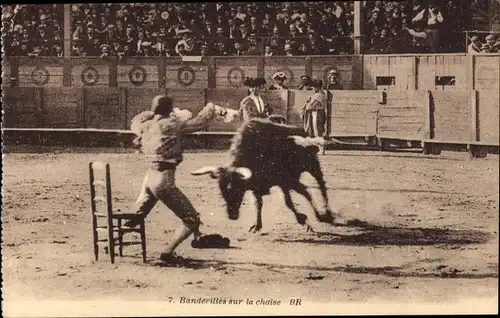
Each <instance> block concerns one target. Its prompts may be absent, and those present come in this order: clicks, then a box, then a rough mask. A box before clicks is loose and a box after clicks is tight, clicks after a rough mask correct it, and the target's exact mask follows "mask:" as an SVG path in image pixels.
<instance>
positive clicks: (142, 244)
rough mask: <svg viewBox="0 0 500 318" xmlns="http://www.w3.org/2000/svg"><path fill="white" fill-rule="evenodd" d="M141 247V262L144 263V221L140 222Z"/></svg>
mask: <svg viewBox="0 0 500 318" xmlns="http://www.w3.org/2000/svg"><path fill="white" fill-rule="evenodd" d="M140 226H141V247H142V261H143V262H144V263H146V227H145V225H144V221H142V222H141V225H140Z"/></svg>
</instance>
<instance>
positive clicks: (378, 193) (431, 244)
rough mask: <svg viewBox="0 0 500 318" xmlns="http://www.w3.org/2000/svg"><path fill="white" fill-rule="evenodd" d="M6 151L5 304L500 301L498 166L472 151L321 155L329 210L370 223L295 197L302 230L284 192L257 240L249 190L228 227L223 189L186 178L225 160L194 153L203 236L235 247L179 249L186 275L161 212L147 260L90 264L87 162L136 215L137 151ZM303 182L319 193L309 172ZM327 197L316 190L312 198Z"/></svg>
mask: <svg viewBox="0 0 500 318" xmlns="http://www.w3.org/2000/svg"><path fill="white" fill-rule="evenodd" d="M92 151H93V153H68V152H49V153H41V154H37V153H10V154H6V155H5V157H4V167H3V185H4V193H3V195H4V198H3V202H4V206H3V208H4V210H3V213H2V215H3V245H2V250H3V262H2V263H3V279H4V281H3V287H4V290H3V299H4V300H5V301H7V302H8V301H9V300H35V299H36V300H107V299H114V300H116V299H119V300H155V301H169V299H170V297H172V299H174V300H176V299H177V300H179V299H180V297H189V298H197V297H205V296H206V297H229V296H231V297H233V298H241V299H246V298H253V299H256V300H258V299H261V298H262V299H264V300H267V299H275V300H281V301H283V302H288V299H289V298H295V297H297V298H301V299H302V301H303V302H304V303H307V302H308V301H311V302H312V301H315V302H332V301H335V302H366V301H396V302H408V303H414V302H443V301H446V302H448V301H451V302H454V301H457V300H458V301H459V300H461V299H464V298H465V299H467V298H472V297H474V298H475V297H479V298H483V297H495V298H497V297H498V291H497V289H498V214H499V209H498V206H499V199H498V188H499V180H498V174H499V158H498V156H494V155H489V156H488V157H487V158H486V159H479V160H469V158H468V156H467V154H466V153H446V152H445V153H443V155H441V156H423V155H420V154H409V153H399V154H397V153H383V152H342V151H330V152H328V153H327V155H326V156H323V157H321V162H322V165H323V170H324V173H325V178H326V180H327V184H328V188H329V196H330V198H331V202H332V203H331V205H332V207H334V208H336V209H338V210H339V211H340V212H341V213H342V214H343V216H344V217H345V218H347V219H350V218H359V219H361V220H364V221H367V222H368V223H369V224H371V225H372V226H371V227H369V228H355V227H329V226H327V225H324V224H319V223H318V222H317V221H316V220H315V218H314V214H313V213H312V210H311V209H310V206H309V205H308V204H307V202H306V201H305V199H303V198H302V197H300V196H298V195H297V194H295V193H294V194H293V197H292V198H293V199H294V202H296V205H297V206H298V207H299V209H301V210H302V211H303V212H304V213H306V214H307V215H308V216H309V218H310V220H311V222H312V223H313V226H314V228H315V230H316V231H317V232H319V233H306V232H305V229H304V228H302V227H301V226H300V225H298V224H297V223H296V221H295V218H294V216H293V214H292V213H291V212H290V211H289V210H288V209H287V208H286V206H285V204H284V202H283V196H282V194H281V192H280V191H279V190H274V191H273V192H272V194H271V196H268V197H266V198H265V200H264V211H263V222H264V228H263V231H262V233H260V234H253V233H248V232H247V230H248V228H249V227H250V226H251V225H252V224H253V222H254V219H255V212H254V206H253V197H252V196H251V195H250V194H248V195H247V196H246V198H245V203H244V206H243V207H242V213H241V217H240V219H239V220H237V221H230V220H228V218H227V216H226V214H225V208H224V204H223V201H222V199H221V198H220V195H219V192H218V188H217V184H216V182H215V181H214V180H212V179H211V178H209V177H208V176H201V177H195V176H192V175H190V174H189V172H190V171H192V170H194V169H196V168H199V167H201V166H204V165H214V164H218V163H220V162H221V161H222V160H223V159H224V158H225V154H224V153H221V152H205V153H193V152H191V153H187V154H185V161H184V163H182V164H181V166H180V167H179V170H178V174H177V178H178V186H179V187H180V189H182V190H184V191H185V193H186V195H187V196H188V197H189V198H190V199H191V200H192V201H193V204H194V205H195V207H197V208H198V209H199V211H200V213H201V215H202V220H203V222H204V226H203V228H202V230H203V231H204V232H206V233H220V234H222V235H225V236H228V237H229V238H230V239H231V245H232V248H230V249H225V250H221V249H219V250H215V249H206V250H198V249H193V248H191V247H190V244H189V243H190V240H189V241H187V242H185V243H183V244H182V245H181V246H180V248H179V249H178V252H179V254H181V255H183V256H185V257H188V258H191V259H193V260H192V263H191V266H190V267H189V268H169V267H162V266H161V265H160V264H159V263H158V262H157V258H158V256H159V253H161V251H162V248H163V247H164V246H165V245H164V244H165V242H166V241H167V240H169V239H170V238H171V235H172V234H173V231H174V230H175V229H176V228H177V226H178V225H179V220H178V219H177V218H176V217H175V216H174V215H173V213H172V212H171V211H169V210H168V209H167V208H166V207H164V206H161V205H157V206H156V207H155V209H154V210H153V212H152V213H151V214H150V216H149V217H148V219H147V223H146V226H147V235H148V238H147V240H148V258H149V262H148V263H147V264H143V263H142V261H141V259H140V257H139V255H140V251H139V248H138V247H137V248H136V247H129V248H126V249H125V254H126V255H127V257H124V258H117V261H116V263H115V264H114V265H111V264H110V263H109V259H108V257H107V255H105V254H101V255H102V258H101V260H99V261H98V262H95V261H94V260H93V253H92V247H91V242H92V239H91V224H90V221H91V218H90V207H89V188H88V170H87V167H88V162H89V161H91V160H104V161H108V162H110V163H111V173H112V182H113V196H114V198H115V205H116V207H117V208H122V210H123V209H127V207H129V208H132V207H133V203H134V201H135V198H136V195H138V192H139V190H140V186H141V182H142V177H143V173H144V167H143V157H142V155H140V154H135V153H131V152H128V153H116V152H115V153H113V152H109V153H100V152H99V150H92ZM303 180H304V182H305V183H307V184H309V185H311V186H315V183H314V182H313V181H312V178H311V177H310V176H309V175H305V176H303ZM312 191H313V192H314V193H313V194H314V197H315V198H319V196H318V193H317V192H316V191H317V190H316V189H313V190H312Z"/></svg>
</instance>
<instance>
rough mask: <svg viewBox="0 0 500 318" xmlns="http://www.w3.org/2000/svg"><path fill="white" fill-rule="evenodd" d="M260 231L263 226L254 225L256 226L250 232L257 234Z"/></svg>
mask: <svg viewBox="0 0 500 318" xmlns="http://www.w3.org/2000/svg"><path fill="white" fill-rule="evenodd" d="M260 230H262V225H260V224H254V225H252V226H251V227H250V228H249V229H248V232H252V233H257V232H259V231H260Z"/></svg>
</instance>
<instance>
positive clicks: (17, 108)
mask: <svg viewBox="0 0 500 318" xmlns="http://www.w3.org/2000/svg"><path fill="white" fill-rule="evenodd" d="M2 93H3V96H2V110H3V111H4V114H3V122H2V129H4V128H5V127H11V128H25V127H40V125H41V124H42V122H43V113H42V110H43V105H42V103H43V96H42V90H41V89H39V88H34V87H2Z"/></svg>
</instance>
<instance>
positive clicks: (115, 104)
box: [84, 87, 127, 129]
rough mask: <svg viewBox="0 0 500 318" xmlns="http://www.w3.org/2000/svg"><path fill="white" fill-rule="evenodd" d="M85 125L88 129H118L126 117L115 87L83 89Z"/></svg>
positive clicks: (117, 89) (118, 92)
mask: <svg viewBox="0 0 500 318" xmlns="http://www.w3.org/2000/svg"><path fill="white" fill-rule="evenodd" d="M84 103H85V123H86V127H89V128H101V129H120V128H122V127H123V122H124V121H125V118H126V116H127V114H126V112H125V107H124V106H125V105H124V104H122V103H120V89H119V88H116V87H93V88H85V100H84Z"/></svg>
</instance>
